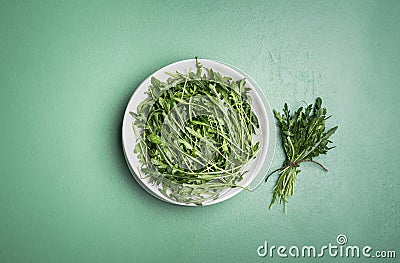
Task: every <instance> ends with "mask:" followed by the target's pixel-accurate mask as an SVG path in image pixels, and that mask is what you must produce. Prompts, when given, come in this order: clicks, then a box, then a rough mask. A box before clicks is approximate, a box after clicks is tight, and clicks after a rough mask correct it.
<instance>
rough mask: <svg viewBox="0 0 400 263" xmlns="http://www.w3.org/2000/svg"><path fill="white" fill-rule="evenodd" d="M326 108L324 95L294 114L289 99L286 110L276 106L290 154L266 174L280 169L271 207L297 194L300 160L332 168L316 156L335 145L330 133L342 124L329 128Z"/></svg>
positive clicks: (276, 115)
mask: <svg viewBox="0 0 400 263" xmlns="http://www.w3.org/2000/svg"><path fill="white" fill-rule="evenodd" d="M326 114H327V111H326V108H323V107H322V99H321V98H317V99H316V101H315V104H314V105H311V104H310V105H308V106H307V107H306V108H305V109H303V107H300V108H299V109H298V110H297V111H296V112H295V113H294V114H293V115H290V110H289V108H288V105H287V104H286V103H285V105H284V108H283V114H282V115H281V114H280V113H279V112H278V111H276V110H274V115H275V118H276V119H277V120H278V126H279V127H280V130H281V136H282V144H283V148H284V150H285V154H286V160H285V161H284V163H283V166H282V167H281V168H279V169H276V170H275V171H273V172H271V173H270V174H269V175H268V176H267V177H266V178H265V181H267V180H268V178H269V176H270V175H272V174H274V173H275V172H279V173H280V175H279V178H278V181H277V183H276V185H275V187H274V190H273V192H274V193H273V197H272V201H271V204H270V206H269V207H270V208H271V207H272V205H273V204H274V203H275V201H277V200H278V201H279V203H282V202H283V204H285V203H286V202H287V198H288V197H289V196H291V195H293V190H294V184H295V182H296V176H297V174H298V173H300V170H299V169H298V167H299V165H300V163H303V162H311V163H315V164H317V165H319V166H320V167H321V168H322V169H324V170H325V171H328V170H327V169H326V168H325V167H324V166H323V165H322V164H320V163H319V162H316V161H314V160H313V158H315V157H317V156H318V155H320V154H326V153H327V152H328V151H329V150H330V149H332V148H334V147H328V144H329V143H332V142H331V141H330V140H329V137H330V136H331V135H332V134H334V133H335V131H336V130H337V128H338V126H335V127H333V128H331V129H329V130H327V131H326V127H325V121H326V120H327V119H329V117H330V116H327V115H326Z"/></svg>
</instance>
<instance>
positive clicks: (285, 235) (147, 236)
mask: <svg viewBox="0 0 400 263" xmlns="http://www.w3.org/2000/svg"><path fill="white" fill-rule="evenodd" d="M196 55H197V56H199V57H201V58H209V59H215V60H218V61H223V62H226V63H229V64H231V65H234V66H236V67H238V68H240V69H242V70H244V71H245V72H247V73H248V74H249V75H250V76H251V77H252V78H253V79H254V80H255V81H256V82H257V83H258V84H259V85H260V86H261V87H262V89H263V92H264V94H265V96H266V97H267V100H268V101H269V103H270V104H271V106H272V107H273V108H277V109H281V108H282V106H283V103H284V102H288V103H289V105H291V106H292V108H297V107H299V106H300V105H303V101H306V102H308V103H311V102H313V101H314V99H315V98H316V97H317V96H321V97H322V98H323V99H324V103H325V105H326V106H327V107H328V110H329V112H330V113H331V114H333V117H332V118H331V119H330V120H329V121H328V125H329V126H333V125H336V124H338V125H339V126H340V128H339V130H338V132H337V133H336V134H335V135H334V136H333V137H332V140H333V141H334V143H335V145H337V148H336V149H334V150H332V151H331V152H329V153H328V155H327V156H322V157H320V158H319V159H318V160H319V161H321V162H322V163H324V164H325V165H326V166H327V167H328V168H329V172H328V173H324V172H323V171H321V170H320V169H319V168H318V167H316V166H313V165H311V164H304V165H302V172H301V173H300V174H299V176H298V180H297V184H296V188H295V194H294V196H293V197H292V198H290V199H289V203H288V205H287V213H286V214H285V213H284V212H283V210H282V208H281V207H280V206H275V207H274V208H273V209H270V210H268V208H267V205H268V203H269V201H270V200H271V197H272V195H271V190H272V188H273V185H274V182H275V179H276V176H275V177H274V179H273V180H271V181H269V182H268V183H266V184H263V185H262V186H261V187H260V188H259V189H257V191H254V192H241V193H240V194H239V195H237V196H235V197H234V198H232V199H230V200H227V201H225V202H222V203H220V204H217V205H213V206H209V207H194V208H193V207H180V206H175V205H170V204H167V203H165V202H162V201H159V200H157V199H155V198H154V197H152V196H150V195H149V194H147V193H146V192H145V191H144V190H143V189H142V188H141V187H140V186H139V185H138V184H137V183H136V181H135V180H134V179H133V177H132V175H131V173H130V172H129V169H128V167H127V165H126V163H125V159H124V156H123V152H122V145H121V135H120V134H121V125H122V118H123V114H124V110H125V107H126V105H127V102H128V100H129V99H130V97H131V95H132V93H133V92H134V90H135V89H136V87H137V86H138V85H139V83H140V82H142V81H143V80H144V79H145V78H146V77H147V76H149V75H150V74H151V73H153V72H154V71H156V70H158V69H159V68H161V67H163V66H165V65H168V64H169V63H172V62H175V61H178V60H182V59H188V58H193V57H194V56H196ZM0 83H1V87H0V107H1V111H0V116H1V118H0V121H1V126H0V138H1V147H0V157H1V158H0V160H1V166H0V261H1V262H114V261H115V262H267V261H268V262H272V261H273V262H287V261H290V262H300V261H302V262H303V261H304V262H309V261H310V259H308V258H304V259H301V258H300V259H299V258H297V259H293V258H291V257H289V258H286V259H285V258H280V257H279V256H276V255H275V256H274V257H273V258H270V257H269V256H267V257H265V258H262V257H259V256H258V255H257V248H258V247H259V246H261V245H263V244H264V242H265V241H268V243H269V244H270V245H275V246H279V245H284V246H287V247H290V246H292V245H296V246H299V247H301V246H304V245H315V246H322V245H327V244H329V243H332V244H337V243H336V237H337V236H338V235H339V234H344V235H346V236H347V239H348V243H347V244H349V245H359V246H364V245H369V246H371V247H373V248H374V250H375V249H376V250H377V249H381V250H395V251H396V252H397V259H385V260H384V259H368V260H367V259H365V258H364V259H363V258H360V259H356V258H351V259H345V258H338V257H337V258H333V257H329V256H327V255H325V256H324V257H323V258H317V259H313V262H341V261H343V262H359V261H360V262H365V261H366V260H367V261H368V262H399V261H398V260H399V258H400V247H399V244H400V222H399V221H400V194H399V188H400V174H399V170H400V162H399V154H400V151H399V148H400V136H399V135H400V121H399V120H400V110H399V106H398V103H399V102H400V91H399V88H400V86H399V83H400V2H399V1H289V2H284V1H271V2H269V1H206V0H204V1H75V0H73V1H1V3H0ZM278 142H279V141H278ZM283 160H284V155H283V151H282V148H281V147H280V145H279V143H278V144H277V151H276V155H275V159H274V162H273V167H274V168H276V167H279V166H280V165H281V163H282V161H283Z"/></svg>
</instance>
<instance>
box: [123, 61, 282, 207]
mask: <svg viewBox="0 0 400 263" xmlns="http://www.w3.org/2000/svg"><path fill="white" fill-rule="evenodd" d="M199 62H200V63H201V64H203V66H204V67H206V68H212V69H213V70H214V71H216V72H219V73H220V74H221V75H222V76H229V77H231V78H232V79H233V80H235V81H236V80H240V79H243V78H245V79H246V85H247V87H249V88H251V90H250V91H249V93H248V94H249V96H250V97H251V99H252V108H253V111H254V113H255V114H256V115H257V118H258V121H259V124H260V130H261V132H260V134H259V135H258V136H254V139H255V140H258V141H259V142H260V152H259V153H258V155H257V158H255V159H252V160H251V161H250V162H249V163H248V164H247V165H246V170H248V173H246V174H245V175H244V176H243V180H242V181H241V182H239V183H238V185H240V186H243V187H247V188H249V189H250V190H254V189H255V188H256V187H257V186H258V185H259V184H260V183H261V182H262V181H263V179H264V177H265V175H266V174H267V172H268V170H269V168H270V166H271V163H272V159H273V156H274V153H275V138H276V135H275V120H274V116H273V114H272V111H271V108H270V106H269V104H268V102H267V101H266V99H265V97H264V96H263V94H262V92H261V90H260V89H259V88H258V86H257V84H256V83H255V82H254V81H253V80H252V79H251V78H250V77H249V76H247V75H246V74H245V73H243V72H242V71H240V70H239V69H237V68H234V67H232V66H229V65H227V64H224V63H221V62H216V61H212V60H207V59H201V60H199ZM190 69H191V70H192V71H195V70H196V61H195V60H194V59H189V60H182V61H178V62H175V63H172V64H170V65H168V66H165V67H163V68H162V69H160V70H158V71H156V72H155V73H153V74H152V75H150V76H149V77H148V78H147V79H145V80H144V81H143V82H142V83H141V84H140V85H139V87H138V88H137V89H136V90H135V92H134V93H133V95H132V97H131V99H130V100H129V103H128V106H127V107H126V110H125V113H124V120H123V123H122V144H123V150H124V154H125V158H126V161H127V163H128V166H129V169H130V171H131V172H132V174H133V176H134V178H135V179H136V181H137V182H138V183H139V184H140V185H141V186H142V187H143V188H144V189H145V190H146V191H147V192H149V193H150V194H152V195H153V196H155V197H157V198H159V199H160V200H163V201H166V202H169V203H172V204H177V205H185V206H197V205H196V204H187V203H180V202H177V201H175V200H172V199H169V198H167V197H165V196H164V195H163V194H161V193H160V192H159V191H158V187H157V186H156V185H151V184H150V183H149V182H148V179H143V178H141V177H140V176H139V175H140V173H139V169H140V167H141V163H140V161H139V159H138V158H137V156H136V154H134V153H133V149H134V147H135V145H136V140H137V138H138V137H137V135H136V134H135V133H134V131H133V129H132V123H133V118H132V116H131V115H130V113H129V112H135V113H137V106H138V105H139V103H140V102H142V101H143V100H144V99H145V98H146V97H147V94H145V91H146V90H147V89H148V87H149V86H150V85H151V83H150V79H151V77H155V78H157V79H159V80H161V81H163V82H165V81H166V80H167V79H168V77H169V76H168V75H167V74H165V72H176V71H179V72H182V73H185V72H186V71H188V70H190ZM142 174H143V173H142ZM242 190H243V189H242V188H227V189H226V190H224V191H223V192H222V193H221V194H220V195H219V197H218V198H217V199H215V200H207V201H205V202H203V204H202V205H211V204H215V203H219V202H222V201H224V200H227V199H229V198H231V197H233V196H235V195H236V194H238V193H239V192H240V191H242Z"/></svg>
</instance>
